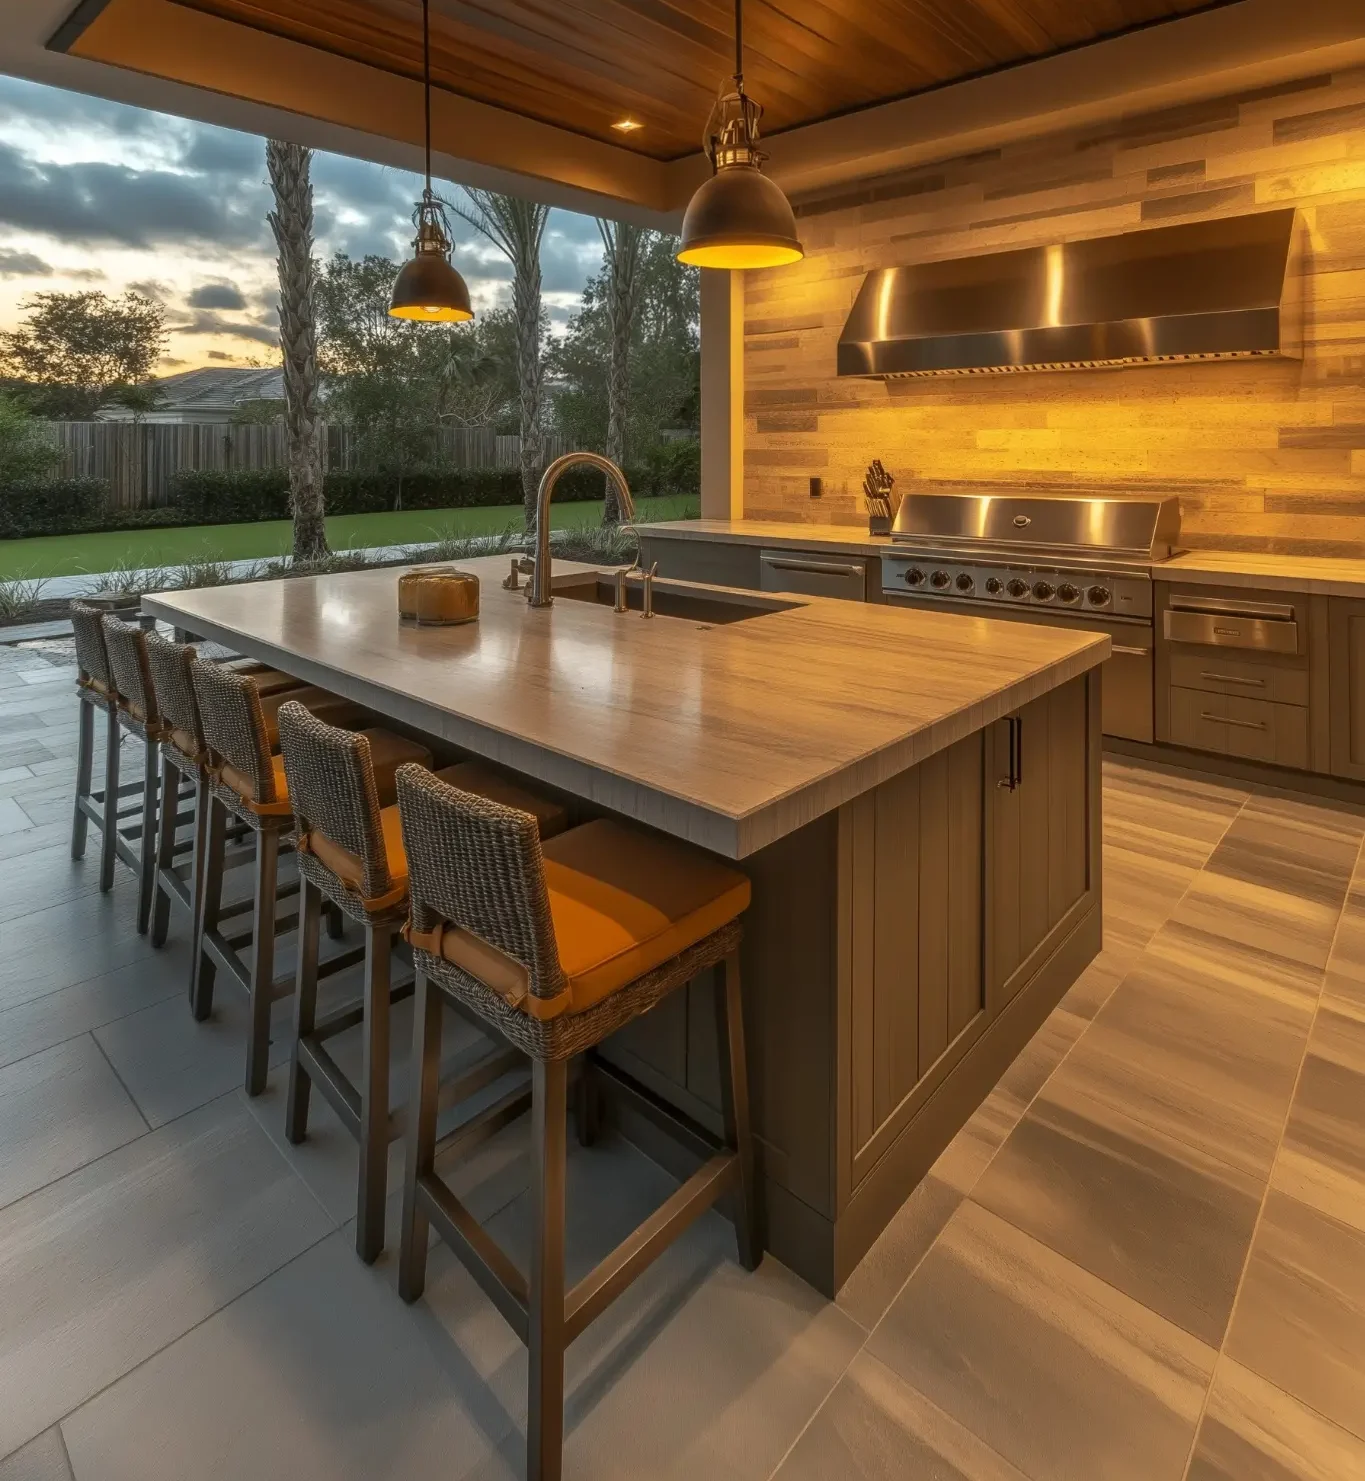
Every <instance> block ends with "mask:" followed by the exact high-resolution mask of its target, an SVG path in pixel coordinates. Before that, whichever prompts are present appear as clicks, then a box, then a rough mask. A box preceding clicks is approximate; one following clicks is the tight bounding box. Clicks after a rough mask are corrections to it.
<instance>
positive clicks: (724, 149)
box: [678, 0, 806, 268]
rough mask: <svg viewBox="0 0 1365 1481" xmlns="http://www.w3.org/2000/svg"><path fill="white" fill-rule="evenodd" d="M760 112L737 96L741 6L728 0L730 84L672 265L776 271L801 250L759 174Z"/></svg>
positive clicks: (705, 140) (786, 209)
mask: <svg viewBox="0 0 1365 1481" xmlns="http://www.w3.org/2000/svg"><path fill="white" fill-rule="evenodd" d="M762 116H763V109H762V108H761V107H760V106H759V105H758V104H757V103H755V102H754V100H753V99H752V98H751V97H749V96H748V94H747V93H746V92H745V91H744V7H743V0H735V75H734V86H733V88H732V89H731V90H730V91H729V92H726V93H722V94H721V96H720V97H719V98H717V99H716V102H715V106H714V107H713V108H712V109H711V116H710V118H708V119H707V120H706V131H705V133H704V134H703V136H702V148H703V149H705V151H706V157H707V159H709V160H710V161H711V169H712V170H713V172H714V173H713V174H712V176H711V178H710V179H709V180H708V181H707V182H706V183H705V185H702V186H701V187H700V188H699V189H698V190H697V192H696V193H695V194H694V195H693V197H692V199H691V201H690V202H689V203H688V206H687V212H686V214H685V215H684V216H683V228H682V244H681V246H680V247H679V248H678V261H679V262H688V263H691V264H692V265H693V266H694V267H721V268H746V267H781V266H782V265H783V264H784V263H788V262H798V261H800V259H801V258H802V257H804V256H805V255H806V254H805V251H804V249H803V248H802V246H801V243H800V242H799V241H798V240H797V236H796V216H795V213H794V212H793V211H792V208H791V202H790V201H788V199H787V197H786V196H785V195H783V193H782V189H781V187H780V186H779V185H777V184H776V183H775V182H774V181H772V180H769V179H768V177H767V176H766V175H765V174H764V173H763V171H762V169H761V165H762V163H763V161H764V159H766V158H767V156H766V155H765V154H764V153H763V151H762V150H761V149H760V148H759V147H758V121H759V119H760V118H761V117H762Z"/></svg>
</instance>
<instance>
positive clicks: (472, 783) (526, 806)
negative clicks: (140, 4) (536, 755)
mask: <svg viewBox="0 0 1365 1481" xmlns="http://www.w3.org/2000/svg"><path fill="white" fill-rule="evenodd" d="M436 775H437V777H438V778H439V779H440V780H441V781H443V782H446V783H448V784H449V785H450V786H452V787H458V788H459V789H460V790H461V791H462V792H474V793H476V794H477V795H478V796H480V797H487V798H488V800H489V801H490V802H500V803H502V805H503V806H504V807H514V808H516V810H517V811H518V812H528V813H530V814H531V816H532V817H533V818H534V819H535V820H536V825H537V826H538V827H539V829H540V836H541V837H542V838H553V837H554V836H555V834H556V833H562V832H563V831H564V830H565V829H566V828H567V827H568V826H569V815H568V813H567V812H565V810H564V809H563V808H562V807H561V806H560V805H559V803H557V802H551V801H550V799H549V798H548V797H541V796H538V795H537V794H536V793H535V792H532V791H530V790H529V789H528V788H526V787H523V786H522V785H521V783H520V782H517V781H514V780H513V779H512V778H511V777H509V776H508V775H507V774H506V773H505V772H501V771H496V770H494V768H493V767H491V766H486V765H485V764H484V763H483V762H482V761H461V762H459V763H458V764H457V765H455V766H446V767H442V769H441V770H440V771H438V772H437V773H436Z"/></svg>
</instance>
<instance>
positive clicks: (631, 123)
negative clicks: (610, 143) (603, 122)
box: [612, 118, 644, 134]
mask: <svg viewBox="0 0 1365 1481" xmlns="http://www.w3.org/2000/svg"><path fill="white" fill-rule="evenodd" d="M612 128H614V129H615V130H616V132H617V133H618V134H633V133H634V132H635V130H636V129H642V128H644V124H642V123H641V122H640V120H639V119H638V118H618V119H617V121H616V122H615V123H614V124H612Z"/></svg>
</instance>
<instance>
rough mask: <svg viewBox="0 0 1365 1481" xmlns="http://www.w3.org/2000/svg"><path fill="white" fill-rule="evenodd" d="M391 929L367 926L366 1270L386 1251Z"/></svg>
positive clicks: (359, 1209)
mask: <svg viewBox="0 0 1365 1481" xmlns="http://www.w3.org/2000/svg"><path fill="white" fill-rule="evenodd" d="M392 950H393V927H392V926H366V927H365V1049H364V1068H363V1069H362V1071H361V1079H360V1178H359V1183H358V1185H357V1188H356V1226H355V1248H356V1253H357V1254H358V1255H359V1256H360V1258H361V1259H362V1260H364V1262H365V1263H366V1264H367V1265H369V1264H372V1263H373V1262H374V1260H375V1259H377V1258H378V1256H379V1253H380V1251H381V1250H383V1248H384V1198H385V1195H386V1193H387V1192H388V1181H389V954H390V952H391V951H392Z"/></svg>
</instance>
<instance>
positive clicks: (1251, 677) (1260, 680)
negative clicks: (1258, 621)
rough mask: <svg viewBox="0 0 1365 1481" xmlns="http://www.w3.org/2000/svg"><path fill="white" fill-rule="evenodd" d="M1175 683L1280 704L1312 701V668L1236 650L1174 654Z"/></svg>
mask: <svg viewBox="0 0 1365 1481" xmlns="http://www.w3.org/2000/svg"><path fill="white" fill-rule="evenodd" d="M1171 683H1172V684H1176V685H1179V686H1180V687H1182V688H1185V689H1203V690H1205V691H1206V692H1207V693H1209V694H1234V695H1240V696H1241V697H1242V698H1244V699H1269V700H1272V701H1274V703H1276V704H1287V705H1306V704H1307V703H1308V670H1307V669H1306V668H1302V667H1290V666H1288V665H1286V663H1285V661H1284V660H1283V659H1280V660H1278V661H1276V660H1275V659H1270V658H1252V657H1243V656H1242V655H1241V654H1235V653H1217V654H1206V653H1187V652H1184V651H1180V650H1174V651H1172V653H1171Z"/></svg>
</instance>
